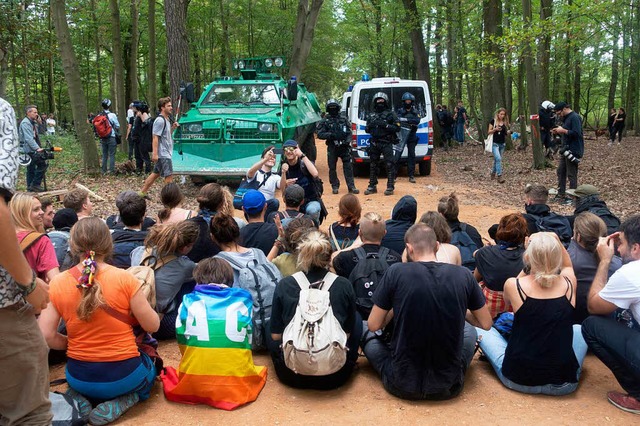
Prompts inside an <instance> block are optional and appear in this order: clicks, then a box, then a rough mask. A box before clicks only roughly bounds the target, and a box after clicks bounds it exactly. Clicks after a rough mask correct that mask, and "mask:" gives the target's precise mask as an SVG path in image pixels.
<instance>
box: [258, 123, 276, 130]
mask: <svg viewBox="0 0 640 426" xmlns="http://www.w3.org/2000/svg"><path fill="white" fill-rule="evenodd" d="M258 129H259V130H260V131H261V132H273V124H270V123H260V124H259V125H258Z"/></svg>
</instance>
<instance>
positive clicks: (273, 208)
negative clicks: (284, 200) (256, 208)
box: [264, 198, 320, 222]
mask: <svg viewBox="0 0 640 426" xmlns="http://www.w3.org/2000/svg"><path fill="white" fill-rule="evenodd" d="M278 210H280V201H278V200H277V199H276V198H272V199H270V200H267V210H266V211H265V212H264V221H265V222H266V221H267V219H269V216H271V214H272V213H274V212H277V211H278ZM319 214H320V213H319V212H318V215H319Z"/></svg>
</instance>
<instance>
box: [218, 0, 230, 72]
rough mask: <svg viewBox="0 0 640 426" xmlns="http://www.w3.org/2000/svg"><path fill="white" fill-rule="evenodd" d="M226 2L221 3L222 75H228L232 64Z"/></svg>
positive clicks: (221, 0)
mask: <svg viewBox="0 0 640 426" xmlns="http://www.w3.org/2000/svg"><path fill="white" fill-rule="evenodd" d="M224 1H225V0H219V2H220V27H221V28H222V48H221V49H220V75H227V69H228V67H229V64H231V54H230V52H231V48H230V46H229V24H228V23H227V14H226V9H225V7H224Z"/></svg>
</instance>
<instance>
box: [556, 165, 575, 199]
mask: <svg viewBox="0 0 640 426" xmlns="http://www.w3.org/2000/svg"><path fill="white" fill-rule="evenodd" d="M557 174H558V195H565V193H566V190H567V178H568V179H569V188H571V189H576V188H577V187H578V164H576V163H574V162H573V161H569V160H567V157H565V156H564V155H561V156H560V163H559V164H558V171H557Z"/></svg>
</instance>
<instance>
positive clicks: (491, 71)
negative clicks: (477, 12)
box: [482, 0, 504, 127]
mask: <svg viewBox="0 0 640 426" xmlns="http://www.w3.org/2000/svg"><path fill="white" fill-rule="evenodd" d="M501 3H502V2H501V0H484V2H483V12H482V21H483V24H484V39H483V56H484V65H483V71H484V72H483V74H484V75H483V87H482V115H483V119H484V121H483V123H482V126H484V127H487V126H488V125H489V121H490V120H491V118H493V115H494V113H495V111H496V109H497V108H498V107H502V106H504V74H503V73H501V72H500V69H501V68H502V64H503V61H502V59H501V53H500V47H499V46H498V45H497V44H496V42H495V37H498V36H500V34H501V29H500V28H501V22H502V5H501Z"/></svg>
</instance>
